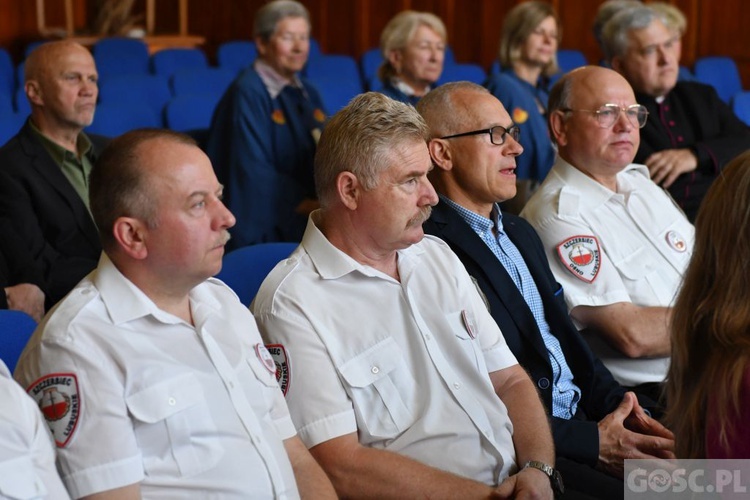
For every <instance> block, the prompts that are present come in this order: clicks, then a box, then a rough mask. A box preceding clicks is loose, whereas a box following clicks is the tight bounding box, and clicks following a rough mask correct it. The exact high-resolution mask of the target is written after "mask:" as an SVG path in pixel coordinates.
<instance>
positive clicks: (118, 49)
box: [91, 37, 149, 81]
mask: <svg viewBox="0 0 750 500" xmlns="http://www.w3.org/2000/svg"><path fill="white" fill-rule="evenodd" d="M91 51H92V53H93V55H94V62H95V63H96V69H97V71H98V73H99V79H100V81H101V80H106V79H107V78H109V77H110V76H117V75H130V74H145V73H148V62H149V55H148V46H146V43H145V42H144V41H143V40H140V39H138V38H125V37H111V38H102V39H100V40H99V41H97V42H96V43H95V44H94V47H93V48H92V50H91Z"/></svg>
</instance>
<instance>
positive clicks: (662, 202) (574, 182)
mask: <svg viewBox="0 0 750 500" xmlns="http://www.w3.org/2000/svg"><path fill="white" fill-rule="evenodd" d="M521 216H522V217H524V218H525V219H526V220H528V221H529V222H530V223H531V225H532V226H534V229H536V231H537V233H539V237H540V238H541V239H542V242H543V243H544V246H545V250H546V252H547V258H548V259H549V262H550V268H551V269H552V272H553V273H554V275H555V278H556V279H557V280H558V281H559V282H560V283H561V284H562V285H563V286H564V288H565V298H566V300H567V303H568V307H569V308H570V309H573V308H574V307H576V306H579V305H587V306H604V305H609V304H614V303H617V302H631V303H633V304H635V305H638V306H646V307H655V306H662V307H668V306H671V305H672V304H673V301H674V299H675V297H676V295H677V292H678V290H679V287H680V284H681V282H682V275H683V273H684V271H685V269H686V267H687V265H688V262H689V261H690V256H691V255H692V249H693V242H694V235H695V231H694V228H693V225H692V224H690V222H689V221H688V220H687V218H686V217H685V215H684V214H683V213H682V211H681V210H680V209H679V208H678V207H677V205H676V204H675V203H674V201H673V200H672V198H671V197H670V196H669V195H668V194H667V193H666V192H665V191H664V190H663V189H662V188H660V187H659V186H658V185H656V184H655V183H654V182H653V181H652V180H651V178H650V177H649V173H648V169H647V168H646V167H645V166H643V165H637V164H631V165H628V166H627V167H625V168H624V169H623V170H622V171H621V172H620V173H619V174H618V175H617V192H616V193H615V192H612V191H611V190H609V189H607V188H606V187H604V186H603V185H601V184H599V183H598V182H596V181H595V180H593V179H592V178H590V177H589V176H587V175H586V174H584V173H583V172H581V171H580V170H578V169H576V168H575V167H573V166H572V165H570V164H569V163H567V162H566V161H565V160H563V159H561V158H559V157H558V159H557V161H556V163H555V165H554V166H553V167H552V170H551V171H550V173H549V174H548V175H547V178H546V179H545V180H544V182H543V183H542V185H541V186H540V187H539V190H538V191H537V192H536V193H535V194H534V196H532V198H531V199H530V200H529V202H528V203H527V204H526V206H525V207H524V209H523V211H522V212H521ZM597 247H598V248H597ZM587 340H588V341H589V343H590V344H591V345H592V348H593V350H594V352H595V353H596V354H597V355H598V356H599V357H600V358H601V360H602V361H603V362H604V364H605V365H606V366H607V367H608V368H609V369H610V371H611V372H612V374H613V375H614V376H615V378H616V379H617V380H618V381H619V382H620V383H621V384H623V385H626V386H634V385H638V384H641V383H645V382H661V381H663V380H664V377H665V376H666V373H667V368H668V365H669V358H668V357H657V358H640V359H631V358H627V357H625V356H624V355H623V354H621V353H619V352H618V351H616V350H615V349H613V348H612V347H610V346H609V344H607V343H606V342H605V341H604V340H603V339H601V338H600V337H599V336H597V335H592V334H589V335H587Z"/></svg>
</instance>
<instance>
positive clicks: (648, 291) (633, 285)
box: [613, 248, 658, 305]
mask: <svg viewBox="0 0 750 500" xmlns="http://www.w3.org/2000/svg"><path fill="white" fill-rule="evenodd" d="M613 264H614V266H615V267H616V268H617V272H618V273H619V274H620V276H621V277H622V281H623V283H624V284H625V287H626V288H627V291H628V294H629V295H630V299H631V301H632V302H633V303H634V304H636V305H638V304H640V305H653V304H656V303H658V294H657V293H656V290H654V287H653V281H654V273H655V272H656V266H655V264H654V262H653V261H652V260H651V258H650V257H649V256H648V255H647V253H646V252H645V251H644V250H643V248H639V249H637V250H635V251H633V252H632V253H631V254H629V255H627V256H625V257H624V258H622V259H619V260H618V261H616V262H614V261H613Z"/></svg>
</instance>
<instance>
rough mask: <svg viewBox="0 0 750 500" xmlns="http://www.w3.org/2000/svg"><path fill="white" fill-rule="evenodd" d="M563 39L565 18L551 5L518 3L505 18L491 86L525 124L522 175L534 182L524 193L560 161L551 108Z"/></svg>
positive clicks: (519, 167) (517, 121) (518, 122)
mask: <svg viewBox="0 0 750 500" xmlns="http://www.w3.org/2000/svg"><path fill="white" fill-rule="evenodd" d="M559 42H560V27H559V22H558V18H557V14H556V12H555V10H554V8H553V7H552V5H551V4H549V3H546V2H537V1H531V2H523V3H521V4H518V5H517V6H516V7H514V8H513V9H511V11H510V12H509V13H508V15H507V16H506V17H505V22H504V23H503V30H502V34H501V36H500V50H499V54H498V59H499V62H500V67H501V71H500V73H499V74H496V75H492V76H491V77H490V78H489V79H488V81H487V83H486V85H485V86H486V87H487V88H488V89H489V90H490V92H492V94H493V95H494V96H495V97H497V98H498V99H500V102H502V103H503V105H504V106H505V109H507V110H508V113H509V114H510V116H511V119H512V120H513V122H514V123H515V124H516V125H518V126H519V127H520V128H521V145H522V146H523V149H524V152H523V154H522V155H520V156H519V157H518V158H516V164H517V170H516V176H517V178H518V179H519V181H523V180H526V181H527V184H532V186H519V187H520V188H521V189H519V195H520V196H519V198H523V197H524V192H525V191H526V192H528V194H529V195H530V194H531V193H530V192H529V191H532V190H533V188H534V186H533V185H535V184H537V183H538V182H541V181H543V180H544V177H545V176H546V175H547V172H548V171H549V169H550V168H552V163H554V161H555V151H554V149H553V148H552V142H551V140H550V138H549V133H548V132H547V123H546V113H547V99H548V96H549V78H550V77H551V76H552V75H554V74H555V73H557V72H558V71H559V68H558V66H557V47H558V44H559ZM528 181H531V182H528ZM524 188H525V189H524Z"/></svg>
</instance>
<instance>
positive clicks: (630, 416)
mask: <svg viewBox="0 0 750 500" xmlns="http://www.w3.org/2000/svg"><path fill="white" fill-rule="evenodd" d="M417 110H418V111H419V112H420V113H421V114H422V116H423V117H424V118H425V120H426V121H427V124H428V126H429V127H430V133H431V136H432V137H433V139H432V140H431V141H430V143H429V149H430V154H431V156H432V159H433V163H434V166H435V168H434V170H433V171H432V173H431V177H430V179H431V180H432V182H433V184H434V185H435V188H436V190H437V192H438V194H440V203H439V204H438V205H437V206H436V207H434V208H433V212H432V215H431V217H430V219H429V220H428V221H427V222H426V223H425V224H424V229H425V232H426V233H428V234H433V235H435V236H438V237H440V238H442V239H443V240H444V241H446V242H447V243H448V244H449V245H450V247H451V248H452V249H453V251H454V252H455V253H456V254H457V255H458V257H459V259H461V261H462V262H463V263H464V265H465V266H466V268H467V270H468V272H469V274H470V275H471V276H472V277H473V278H474V279H475V280H476V282H477V285H478V289H479V290H480V293H481V294H482V295H483V297H484V299H485V303H486V304H487V307H488V309H489V310H490V313H491V314H492V316H493V317H494V318H495V321H497V323H498V325H499V326H500V329H501V330H502V332H503V335H504V337H505V339H506V341H507V342H508V345H509V346H510V348H511V350H512V351H513V354H515V356H516V358H517V359H518V362H519V363H520V364H521V365H522V366H523V367H524V368H525V369H526V370H527V371H528V372H529V375H530V376H531V379H532V380H533V381H534V383H535V384H536V385H537V388H538V389H539V391H540V394H541V396H542V400H543V402H544V404H545V406H546V408H547V410H548V412H549V413H550V414H551V415H552V416H551V421H552V430H553V436H554V440H555V447H556V452H557V467H558V468H559V469H560V471H561V473H562V474H563V478H564V479H565V483H566V487H567V489H569V490H575V491H578V492H580V493H583V494H589V495H591V496H594V497H596V496H597V495H601V494H604V495H605V496H606V497H609V496H611V495H616V496H621V495H622V491H623V489H622V488H623V486H622V482H621V481H620V480H619V479H616V477H622V468H623V463H624V462H623V460H624V458H636V457H639V458H646V457H649V456H670V455H671V449H672V446H673V440H672V436H671V433H670V432H669V431H668V430H666V429H665V428H664V427H663V426H662V425H661V424H659V423H658V422H657V421H656V420H654V419H652V418H651V417H650V416H648V414H647V413H646V412H645V411H644V409H643V408H642V407H641V406H640V404H639V402H638V399H637V398H636V396H635V395H634V394H633V393H626V392H625V390H624V389H623V388H622V387H621V386H620V385H618V384H617V382H615V380H614V379H613V378H612V375H611V374H610V372H609V371H608V370H607V369H606V368H605V367H604V365H603V364H602V363H601V362H600V361H599V360H598V359H597V358H596V357H595V356H594V355H593V354H592V352H591V350H590V349H589V348H588V346H587V344H586V342H585V341H584V340H583V339H582V338H581V337H580V336H579V334H578V331H577V329H576V327H575V326H574V325H573V323H572V321H571V319H570V317H569V315H568V311H567V307H566V305H565V300H564V297H563V290H562V288H561V286H560V285H559V284H558V283H557V282H556V281H555V278H554V276H553V275H552V272H551V271H550V268H549V265H548V263H547V258H546V255H545V253H544V248H543V247H542V243H541V241H540V239H539V237H538V236H537V234H536V232H535V231H534V229H533V228H532V227H531V226H530V225H529V224H528V223H527V222H526V221H524V220H523V219H521V218H519V217H516V216H513V215H510V214H503V213H501V211H500V208H499V204H498V203H499V202H502V201H505V200H508V199H510V198H512V197H513V196H515V194H516V193H515V192H516V187H515V173H514V171H515V157H516V156H517V155H519V154H520V153H521V152H522V151H523V148H522V147H521V146H520V144H519V143H518V142H517V139H518V137H519V136H518V129H517V127H516V126H515V125H513V123H512V121H511V118H510V116H509V115H508V113H507V111H506V110H505V108H504V107H503V106H502V104H501V103H500V101H498V100H497V99H496V98H495V97H494V96H492V95H491V94H489V93H488V92H487V90H485V89H484V88H482V87H479V86H477V85H474V84H471V83H468V82H457V83H452V84H446V85H444V86H441V87H438V88H437V89H435V90H433V91H432V92H430V94H428V95H427V96H425V97H424V98H423V99H422V100H421V101H420V103H419V104H418V105H417ZM480 235H481V236H480ZM493 247H494V248H493ZM503 259H507V260H505V261H504V260H503ZM508 269H510V271H509V270H508ZM510 272H513V274H514V275H515V277H514V278H512V277H511V274H510ZM517 282H518V283H519V284H517ZM519 287H520V288H519ZM521 290H522V291H521ZM532 307H533V308H535V309H536V312H533V311H532ZM535 314H536V316H535ZM542 330H544V331H545V332H544V333H543V332H542ZM644 404H645V398H644ZM648 404H651V405H653V402H651V401H649V402H648ZM602 470H604V471H605V472H607V473H608V474H604V473H602V472H601V471H602ZM607 492H609V493H611V495H610V494H608V493H607Z"/></svg>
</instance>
